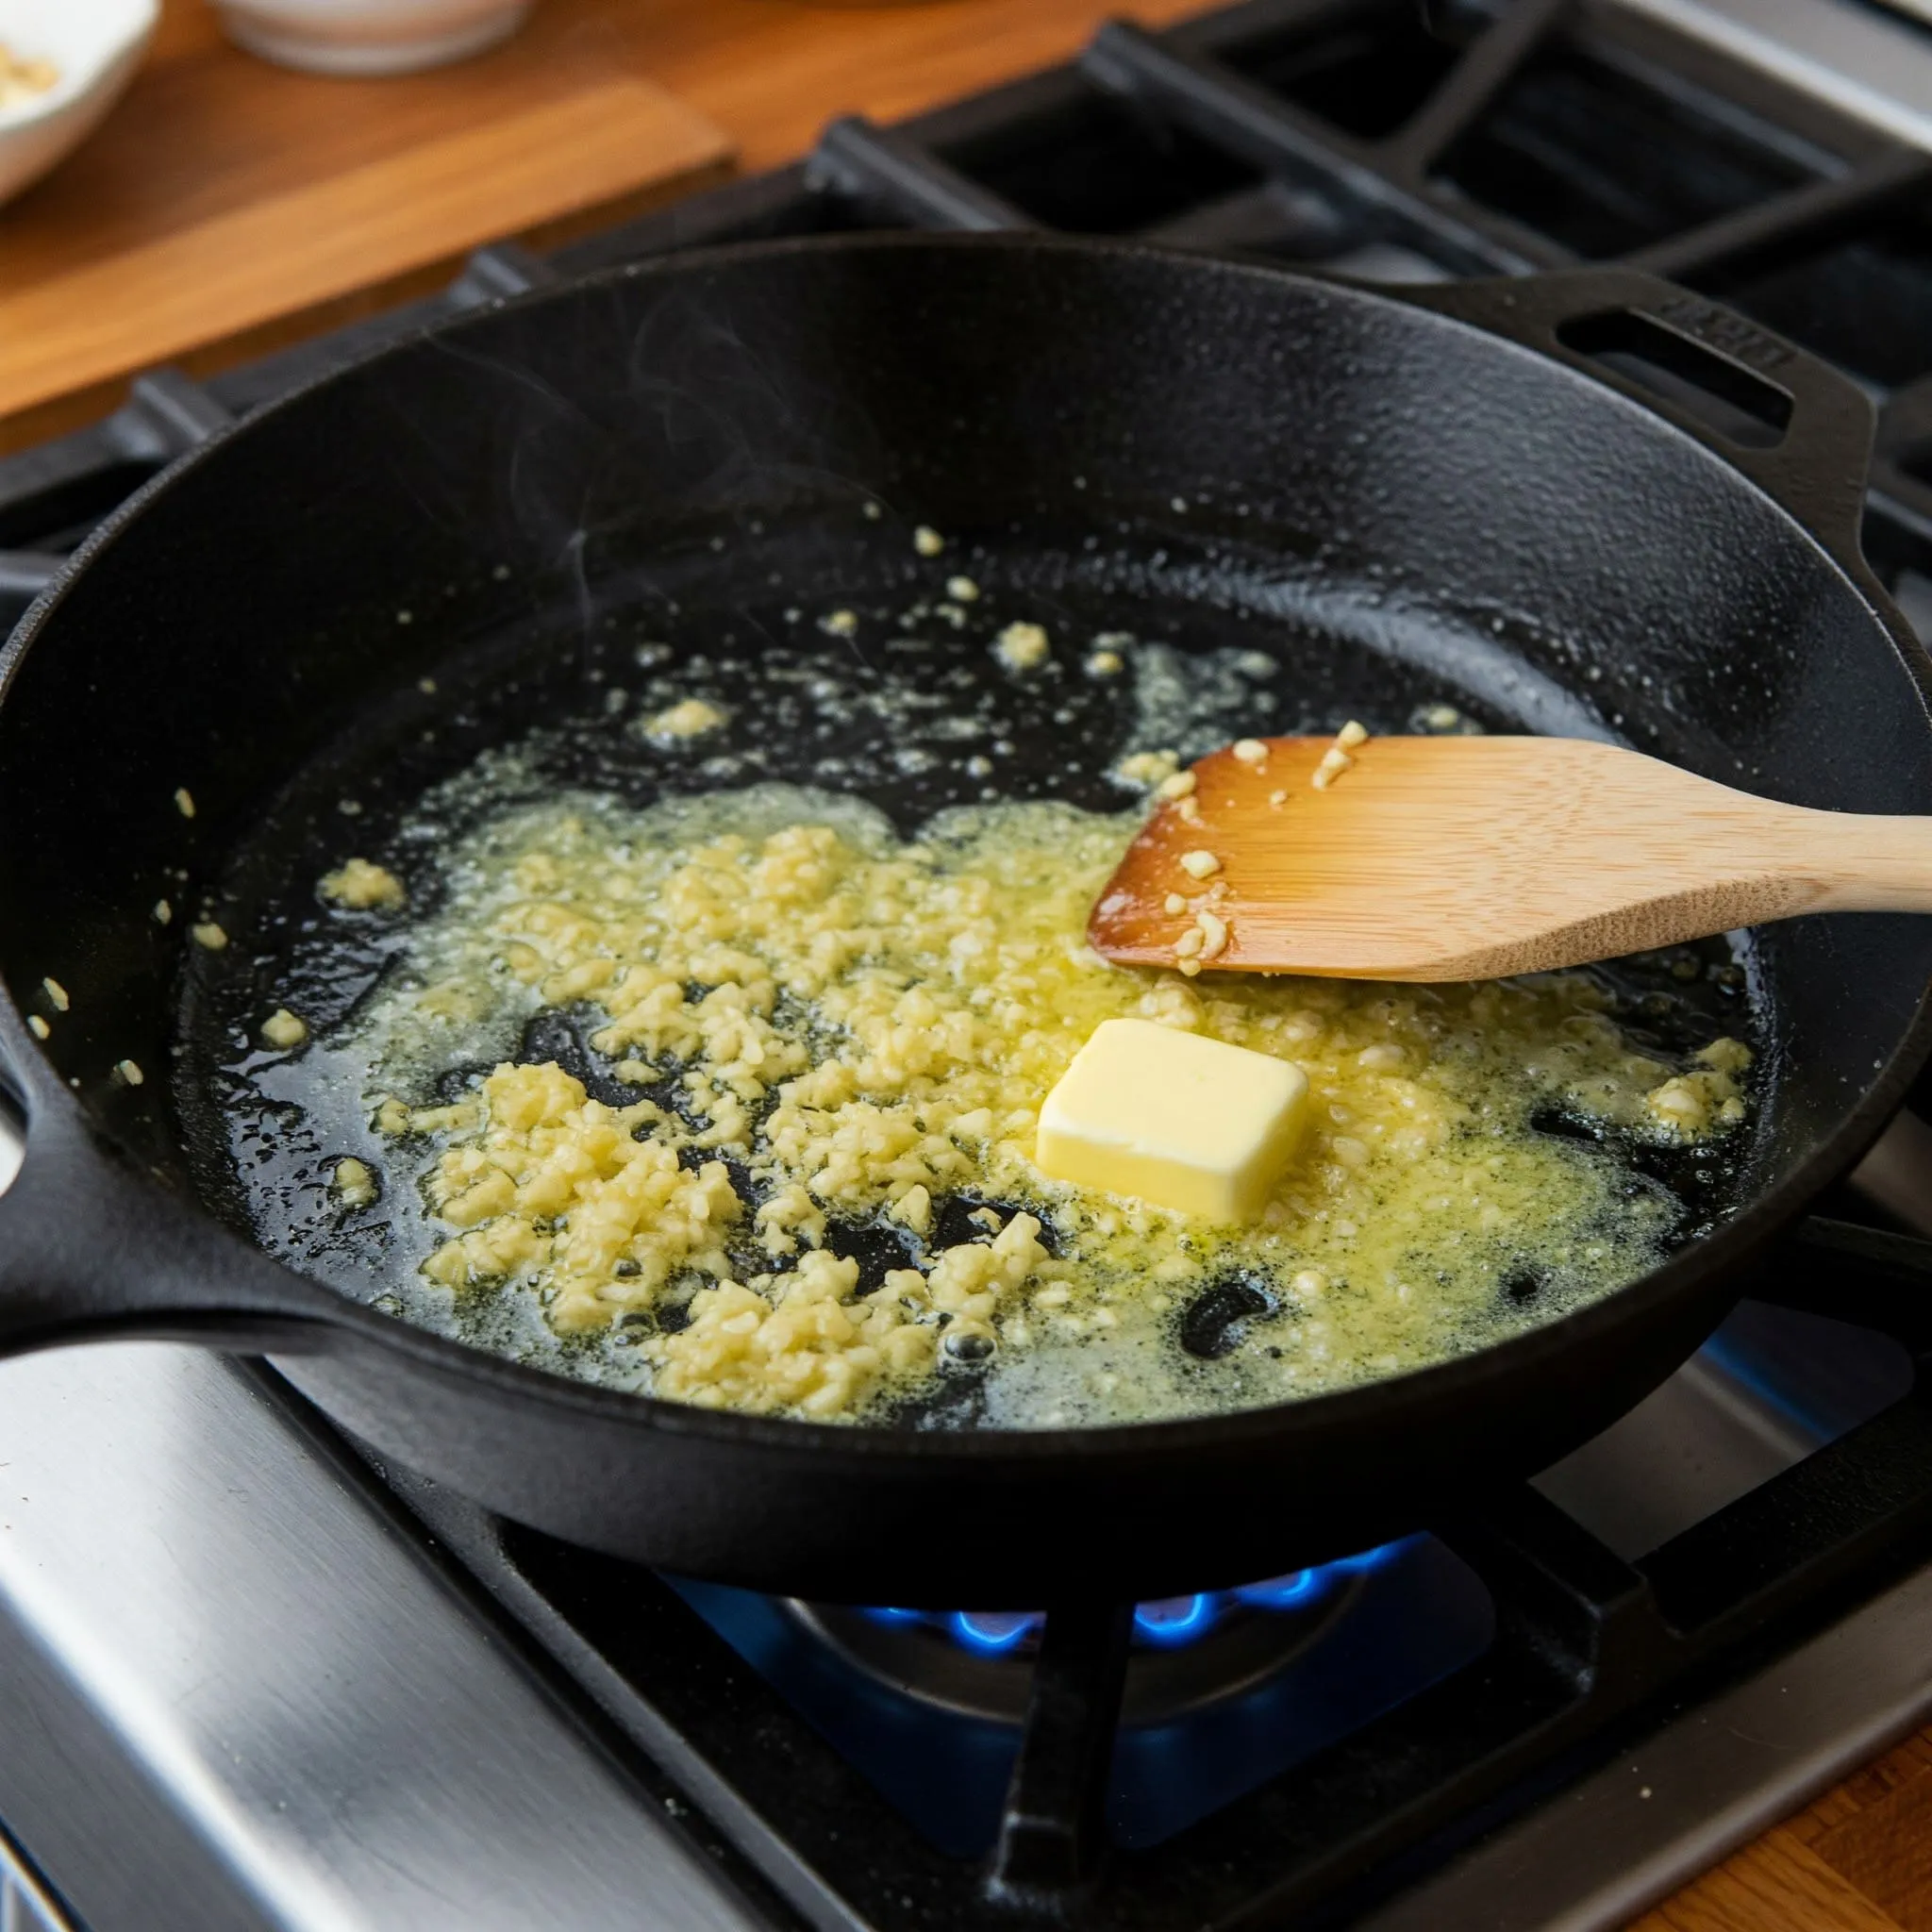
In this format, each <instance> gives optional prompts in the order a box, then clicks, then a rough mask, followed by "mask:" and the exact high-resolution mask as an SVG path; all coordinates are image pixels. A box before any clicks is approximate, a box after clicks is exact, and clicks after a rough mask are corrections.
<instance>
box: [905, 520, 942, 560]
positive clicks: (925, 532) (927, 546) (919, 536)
mask: <svg viewBox="0 0 1932 1932" xmlns="http://www.w3.org/2000/svg"><path fill="white" fill-rule="evenodd" d="M912 547H913V549H915V550H916V551H918V552H919V554H920V556H922V557H937V556H938V555H939V554H940V552H941V550H943V549H944V548H945V547H946V540H945V539H944V538H943V537H941V535H940V533H939V532H938V531H937V530H935V529H934V528H933V526H932V525H930V524H921V525H920V526H919V527H918V529H916V530H914V531H913V533H912Z"/></svg>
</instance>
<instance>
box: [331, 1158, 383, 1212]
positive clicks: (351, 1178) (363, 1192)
mask: <svg viewBox="0 0 1932 1932" xmlns="http://www.w3.org/2000/svg"><path fill="white" fill-rule="evenodd" d="M329 1185H330V1186H331V1187H332V1188H333V1189H334V1190H335V1196H336V1199H337V1200H338V1201H340V1202H341V1204H342V1206H343V1207H344V1208H367V1207H370V1206H372V1205H373V1204H374V1202H375V1195H376V1187H375V1174H374V1173H373V1172H372V1171H371V1169H370V1167H369V1163H368V1162H367V1161H364V1160H358V1159H357V1158H356V1157H355V1156H354V1155H353V1154H352V1155H350V1156H349V1157H348V1158H346V1159H343V1160H339V1161H337V1162H336V1171H335V1174H334V1175H333V1177H332V1178H331V1180H330V1182H329Z"/></svg>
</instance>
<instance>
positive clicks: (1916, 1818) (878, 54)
mask: <svg viewBox="0 0 1932 1932" xmlns="http://www.w3.org/2000/svg"><path fill="white" fill-rule="evenodd" d="M1196 10H1199V0H1131V4H1129V5H1127V6H1124V7H1123V6H1121V5H1119V4H1116V5H1112V6H1108V5H1106V4H1091V0H928V4H924V5H918V4H910V5H900V6H894V7H864V6H849V7H843V8H841V7H836V6H815V5H808V4H804V0H540V5H539V8H538V12H537V16H536V19H535V20H534V22H533V23H532V25H531V26H530V27H529V28H528V29H527V31H526V32H525V34H524V35H523V36H522V37H521V38H520V39H519V40H517V41H515V42H511V43H510V44H509V45H508V46H506V47H504V48H502V49H501V50H499V51H498V52H496V53H495V54H492V55H490V56H488V57H486V58H484V59H482V60H479V61H476V62H474V63H471V64H470V65H469V66H467V67H463V68H454V69H450V70H448V71H447V72H446V73H445V74H444V75H441V76H436V77H425V79H422V80H417V81H412V82H407V83H385V82H349V81H312V80H311V81H302V82H299V83H294V84H293V86H292V88H291V83H290V82H289V81H288V78H287V77H286V76H279V75H274V74H272V73H271V72H270V70H267V69H264V68H261V67H259V66H258V65H257V64H256V63H253V62H251V61H249V60H247V59H246V58H245V57H243V56H242V55H239V54H236V53H234V52H233V51H232V50H230V49H229V48H228V47H227V46H226V45H225V42H223V41H222V39H221V36H220V33H219V30H218V29H217V27H216V26H215V25H214V22H213V19H212V17H211V16H210V15H209V13H208V10H207V9H206V8H205V7H204V6H203V5H202V4H201V0H165V6H164V9H163V17H162V25H161V30H160V34H159V37H158V42H157V44H156V48H155V53H154V57H153V59H152V60H151V62H150V63H149V66H148V68H147V70H146V71H145V72H144V73H143V74H142V76H141V77H140V79H139V80H138V81H137V82H136V84H135V88H134V90H133V92H132V93H131V95H130V98H129V100H128V101H127V102H125V103H124V104H123V107H122V108H121V109H120V110H119V111H120V113H121V114H123V115H128V116H130V117H132V118H136V119H139V118H140V117H143V116H146V117H153V116H156V115H164V114H165V110H166V108H167V104H168V102H169V100H170V99H171V98H174V99H179V100H192V99H193V98H194V97H196V95H197V93H198V92H201V91H204V90H207V89H208V88H210V87H223V88H230V87H231V88H234V89H242V90H246V89H250V88H253V89H257V90H259V91H261V92H262V93H263V94H264V96H265V94H266V92H267V91H268V90H269V89H270V88H276V89H279V90H280V91H281V92H282V94H283V97H285V98H287V97H291V95H292V92H294V91H300V92H302V93H303V94H304V95H305V96H307V97H310V98H313V99H314V100H317V101H320V102H324V103H325V105H327V106H328V107H329V108H335V107H336V104H340V112H339V113H337V112H330V113H329V114H327V115H326V116H321V115H318V117H317V120H316V123H315V131H314V133H313V135H312V137H311V138H314V139H341V138H342V136H341V127H342V126H343V125H348V126H351V127H353V126H354V125H358V121H359V124H360V125H365V126H366V125H371V123H372V120H380V119H381V117H382V115H383V114H384V113H386V112H388V111H389V104H390V103H392V102H395V101H398V100H400V99H401V97H402V96H401V95H400V94H399V93H385V92H384V91H385V90H386V89H391V88H402V89H408V90H413V91H414V93H415V95H416V96H417V97H418V98H422V97H425V96H431V95H434V94H435V93H436V92H438V91H439V90H460V91H471V92H475V94H476V95H477V96H478V98H479V99H486V100H493V101H496V102H499V103H500V102H502V101H504V100H506V99H511V98H513V97H514V95H515V94H516V91H517V89H518V86H519V76H520V75H530V76H533V78H532V82H531V85H532V86H533V87H539V86H541V85H542V84H544V83H542V82H541V80H540V79H538V78H536V77H537V76H541V75H545V74H549V75H554V74H555V73H557V72H558V70H559V69H563V70H572V71H575V73H576V74H577V75H580V76H582V75H592V74H594V75H595V76H596V83H597V84H598V85H600V86H609V85H622V84H623V83H624V82H625V81H626V80H630V81H637V82H643V83H648V84H654V85H655V86H656V87H658V88H662V89H665V90H668V91H669V92H670V93H672V94H673V95H675V96H676V97H677V99H678V100H679V101H682V102H683V103H685V104H686V106H687V107H689V108H694V109H696V110H697V115H698V116H700V117H705V118H707V119H708V121H709V122H710V123H712V124H715V125H716V127H717V128H719V129H722V130H723V133H724V137H725V138H726V139H727V140H728V142H730V143H731V144H732V145H733V146H735V148H736V151H737V154H738V158H739V163H740V166H741V168H742V169H744V170H746V171H748V172H757V171H758V170H761V169H765V168H770V167H773V166H775V165H777V164H778V163H780V162H783V161H787V160H790V159H791V158H794V157H796V156H797V155H798V154H800V153H801V152H802V151H803V150H804V149H805V148H806V147H808V145H809V144H810V142H811V141H812V139H813V137H814V136H815V135H816V134H817V132H818V130H819V129H820V127H822V126H823V125H824V123H825V122H826V121H827V120H828V119H829V118H830V117H831V116H832V115H834V114H837V113H841V112H847V111H857V112H861V113H866V114H871V115H873V116H874V117H876V118H878V119H881V120H892V119H896V118H898V117H900V116H903V115H907V114H911V113H916V112H918V111H919V110H920V109H922V108H927V107H932V106H935V105H937V104H939V103H941V102H943V101H946V100H951V99H955V98H957V97H958V96H959V95H961V94H964V93H969V92H973V91H974V90H975V89H978V88H982V87H986V86H989V85H991V83H993V82H995V81H998V80H1002V79H1006V78H1008V77H1011V76H1012V75H1018V74H1021V73H1024V72H1025V71H1027V70H1028V69H1031V68H1037V67H1041V66H1045V65H1047V64H1049V63H1051V62H1054V61H1057V60H1060V59H1064V58H1066V57H1067V56H1069V55H1070V54H1072V53H1073V52H1074V51H1075V50H1076V49H1077V48H1078V47H1079V46H1080V45H1081V43H1082V42H1084V41H1085V40H1086V39H1087V37H1088V36H1089V35H1090V34H1091V32H1092V30H1093V28H1094V26H1095V25H1097V24H1098V23H1099V22H1100V21H1101V20H1103V19H1104V18H1106V17H1108V15H1109V14H1114V13H1119V12H1123V11H1124V12H1128V13H1130V14H1132V15H1133V16H1134V17H1136V18H1138V19H1141V20H1142V21H1145V22H1147V23H1149V24H1151V25H1158V24H1160V23H1162V22H1165V21H1169V20H1173V19H1176V18H1179V17H1180V16H1181V15H1183V14H1185V13H1189V12H1192V11H1196ZM150 125H158V124H157V123H155V122H153V121H152V120H150ZM667 127H668V129H669V131H668V132H667V133H666V134H665V136H664V141H665V151H666V154H667V156H669V161H668V162H667V166H666V169H665V170H664V171H663V172H664V174H665V175H668V176H670V177H671V178H678V177H679V176H680V171H682V172H683V173H684V174H690V173H697V174H703V173H704V172H706V171H707V170H708V169H709V168H710V167H712V166H713V165H714V164H715V161H716V158H717V153H718V150H717V148H716V146H715V145H712V144H709V143H708V142H707V140H706V138H705V135H704V131H703V124H702V121H697V122H684V123H680V122H678V121H677V120H676V117H675V116H672V117H670V119H669V121H668V123H667ZM331 128H333V129H334V132H333V133H331V132H330V131H329V130H330V129H331ZM111 133H112V126H111V124H110V126H109V129H108V133H107V134H105V135H104V136H103V137H102V139H103V140H106V139H108V137H109V136H111ZM280 133H281V130H279V129H276V128H271V127H264V129H263V136H264V138H265V139H266V138H279V136H280ZM181 140H182V141H183V142H185V143H186V147H185V149H184V150H182V151H181V152H180V153H177V154H176V156H175V159H173V160H171V161H170V162H169V166H170V167H171V168H173V169H174V170H175V174H174V176H173V179H174V192H176V193H183V194H192V193H196V192H201V193H210V192H216V185H215V184H214V183H212V182H209V181H201V182H195V181H194V180H192V178H184V174H183V163H182V159H181V153H185V155H186V173H187V175H192V169H193V167H194V165H196V163H195V160H194V149H193V142H192V130H183V132H182V135H181ZM202 164H203V165H207V166H210V167H211V166H213V165H214V163H213V160H212V159H211V158H209V157H208V156H206V155H204V156H203V157H202ZM57 178H58V177H57ZM55 185H56V184H55V182H51V181H50V182H49V183H48V184H47V189H46V192H47V194H48V196H49V197H50V198H52V196H53V191H54V189H55ZM58 206H59V208H60V215H61V219H60V222H59V223H58V225H51V224H50V225H48V226H47V227H46V228H45V229H41V230H36V233H37V234H38V237H39V239H37V240H34V241H32V243H31V246H29V241H28V238H27V236H26V234H25V230H26V229H27V228H28V227H29V226H30V225H31V224H28V223H25V222H23V221H21V220H20V219H19V217H20V214H21V212H22V211H23V210H25V208H26V204H25V203H22V204H19V205H18V206H17V208H15V209H13V210H0V264H4V266H5V273H4V277H0V288H4V290H6V291H13V290H16V289H19V288H21V287H23V286H25V285H30V284H31V283H32V282H33V280H34V278H35V276H36V275H37V274H38V275H43V276H44V275H51V274H52V273H53V272H54V270H55V268H56V266H57V265H66V266H70V267H71V266H72V265H73V264H74V263H75V262H76V261H78V262H82V263H84V262H85V261H86V260H87V259H88V258H89V256H90V251H91V250H92V251H94V252H95V253H99V252H100V250H101V247H102V246H103V245H104V244H102V243H101V242H100V241H99V238H98V235H97V234H96V233H93V232H91V231H90V229H89V228H88V226H87V221H88V211H87V210H86V209H85V208H79V207H76V206H75V203H74V202H72V201H70V200H68V199H66V198H65V196H64V195H63V196H62V197H61V198H60V199H59V201H58ZM122 215H123V218H125V205H124V208H123V209H122ZM155 219H156V220H157V221H162V220H164V219H165V212H164V211H157V213H156V216H155ZM35 220H36V222H41V221H44V220H45V217H44V215H43V214H37V215H36V216H35ZM56 226H58V229H59V230H60V232H58V233H56V232H54V229H55V227H56ZM80 325H81V323H80V321H78V320H77V321H76V323H75V326H76V327H77V326H80ZM260 346H261V341H260V339H259V337H256V338H251V339H250V340H249V341H244V342H242V343H239V344H230V345H227V346H224V345H222V344H219V343H217V344H207V345H202V346H200V347H196V348H193V349H191V350H189V351H188V352H186V353H185V354H183V355H182V356H181V359H184V360H186V361H188V362H190V363H191V364H192V366H194V367H197V368H203V369H205V368H208V367H211V366H217V365H218V364H219V363H220V362H222V361H223V360H225V359H236V358H239V357H241V356H242V355H245V354H248V353H256V352H258V349H259V347H260ZM166 353H168V354H175V353H176V350H175V347H173V346H171V347H170V348H169V349H168V350H167V351H166ZM128 366H130V367H132V366H135V365H134V364H132V363H130V364H129V365H128ZM107 386H108V387H109V388H111V384H109V385H107ZM101 388H102V385H100V384H99V383H98V382H97V383H96V384H95V385H94V387H93V388H92V389H90V390H88V391H87V392H86V393H84V394H82V395H81V396H80V397H79V398H78V402H77V404H76V413H75V416H74V420H84V418H85V416H86V415H87V414H89V413H92V411H93V408H95V407H97V406H98V404H99V402H100V391H101ZM110 399H111V398H110ZM54 413H58V412H49V411H46V410H42V411H39V412H37V414H38V417H39V420H40V421H41V422H42V423H43V424H45V425H46V426H47V427H52V426H54V423H53V415H54ZM40 433H46V429H45V428H42V431H41V432H40ZM1444 1932H1451V1928H1446V1927H1445V1928H1444ZM1636 1932H1932V1728H1928V1729H1927V1730H1926V1731H1924V1732H1921V1733H1920V1734H1919V1735H1918V1736H1917V1737H1915V1738H1913V1739H1911V1740H1908V1741H1907V1742H1906V1743H1905V1744H1903V1745H1901V1746H1900V1747H1899V1748H1898V1749H1896V1750H1894V1751H1892V1752H1891V1753H1890V1754H1889V1755H1888V1756H1886V1757H1883V1758H1881V1759H1880V1760H1879V1761H1878V1762H1877V1763H1875V1764H1874V1765H1872V1766H1870V1767H1869V1768H1868V1769H1867V1770H1865V1771H1863V1772H1861V1773H1859V1774H1857V1776H1856V1777H1853V1778H1851V1779H1849V1780H1848V1781H1847V1782H1846V1783H1844V1784H1843V1785H1841V1786H1840V1787H1839V1789H1838V1790H1835V1791H1832V1792H1829V1793H1827V1794H1826V1795H1825V1796H1824V1797H1823V1798H1821V1799H1820V1800H1819V1801H1818V1802H1817V1803H1816V1804H1814V1805H1812V1806H1811V1807H1809V1808H1808V1809H1807V1810H1805V1811H1803V1812H1801V1813H1800V1814H1799V1815H1798V1816H1796V1817H1794V1818H1791V1819H1790V1820H1788V1821H1786V1823H1784V1824H1781V1825H1779V1826H1777V1827H1776V1828H1775V1829H1774V1830H1773V1831H1771V1832H1769V1833H1767V1834H1766V1835H1765V1836H1764V1837H1763V1838H1761V1839H1759V1840H1757V1842H1756V1843H1755V1844H1751V1845H1748V1846H1746V1847H1745V1848H1744V1849H1743V1850H1742V1851H1740V1852H1739V1853H1737V1854H1736V1855H1735V1856H1734V1857H1731V1858H1730V1859H1728V1860H1727V1861H1726V1862H1725V1863H1724V1864H1723V1865H1720V1866H1719V1867H1717V1868H1716V1869H1715V1870H1714V1871H1712V1872H1709V1873H1707V1874H1706V1875H1705V1876H1704V1877H1703V1878H1701V1879H1699V1880H1698V1881H1697V1882H1696V1883H1695V1884H1693V1885H1691V1886H1689V1887H1687V1888H1686V1889H1685V1890H1683V1891H1682V1892H1680V1893H1678V1894H1677V1896H1676V1897H1674V1898H1673V1899H1671V1900H1669V1901H1667V1902H1666V1903H1665V1904H1664V1905H1662V1906H1661V1907H1658V1908H1657V1910H1655V1911H1653V1912H1651V1913H1649V1914H1648V1915H1646V1916H1645V1917H1644V1918H1643V1919H1642V1920H1641V1922H1640V1924H1639V1926H1638V1927H1637V1928H1636Z"/></svg>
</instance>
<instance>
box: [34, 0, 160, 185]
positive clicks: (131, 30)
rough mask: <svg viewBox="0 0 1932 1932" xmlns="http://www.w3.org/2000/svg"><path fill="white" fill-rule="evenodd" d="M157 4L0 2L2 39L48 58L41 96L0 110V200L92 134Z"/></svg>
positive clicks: (137, 60) (136, 59)
mask: <svg viewBox="0 0 1932 1932" xmlns="http://www.w3.org/2000/svg"><path fill="white" fill-rule="evenodd" d="M160 10H161V9H160V0H0V41H4V42H6V44H7V47H8V52H10V53H12V54H13V55H15V56H16V57H17V58H22V59H28V60H51V61H52V62H53V63H54V67H55V69H56V71H57V72H58V75H59V78H58V79H57V80H56V81H55V83H54V85H53V86H52V87H50V88H49V89H48V90H47V91H46V92H45V93H42V94H36V95H34V96H33V97H32V98H31V99H29V100H25V101H22V102H19V103H18V104H17V105H16V106H14V107H11V108H0V201H6V200H7V199H8V198H9V197H10V196H12V195H15V194H18V193H19V192H20V191H21V190H22V189H23V188H25V186H26V185H27V184H28V182H30V181H37V180H39V179H40V177H41V176H42V175H44V174H45V173H46V172H47V170H48V169H49V168H51V167H53V166H54V164H55V163H56V162H57V161H59V160H61V159H63V158H65V157H66V156H67V154H68V153H69V152H70V151H71V150H72V149H73V148H75V146H77V145H78V144H79V143H80V142H82V141H84V140H85V139H86V138H87V137H88V135H90V134H92V132H93V130H94V127H95V125H96V124H97V123H98V122H99V121H100V119H101V117H102V116H103V115H104V114H106V113H107V111H108V108H111V107H112V106H113V105H114V103H115V101H116V100H117V99H119V97H120V94H121V92H122V90H123V89H124V88H125V87H126V85H127V83H128V82H129V81H130V80H132V79H133V78H134V70H135V69H136V68H137V67H139V66H140V65H141V61H142V55H144V54H145V53H146V52H147V43H148V42H149V41H150V40H151V39H152V38H153V37H154V30H155V22H156V21H157V20H158V18H159V17H160Z"/></svg>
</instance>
